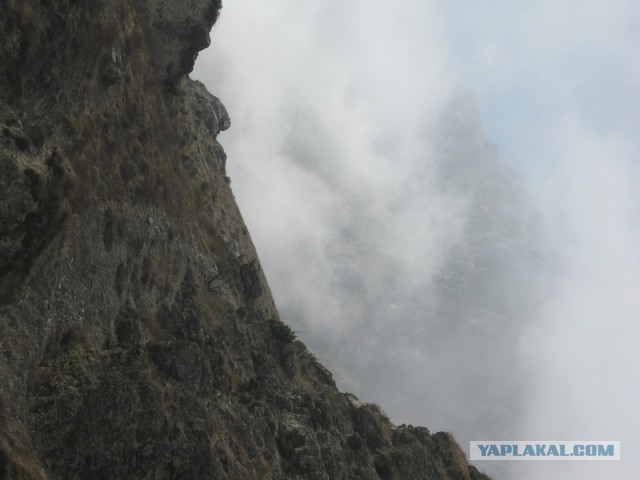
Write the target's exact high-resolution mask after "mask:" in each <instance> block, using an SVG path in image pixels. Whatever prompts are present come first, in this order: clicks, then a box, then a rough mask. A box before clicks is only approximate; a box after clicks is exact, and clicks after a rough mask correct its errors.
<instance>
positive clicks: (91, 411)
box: [0, 0, 487, 480]
mask: <svg viewBox="0 0 640 480" xmlns="http://www.w3.org/2000/svg"><path fill="white" fill-rule="evenodd" d="M219 8H220V5H219V3H218V2H217V1H207V0H190V1H187V2H184V1H182V2H177V1H170V0H149V1H146V2H143V1H139V0H111V1H106V0H105V1H102V0H94V1H88V0H51V1H47V2H37V1H35V0H27V1H15V0H2V2H0V32H1V34H2V38H3V42H2V44H1V45H0V477H1V478H7V479H63V478H96V479H110V478H113V479H122V478H127V479H135V478H148V479H173V478H175V479H178V478H180V479H183V478H193V479H204V478H215V479H269V478H272V479H280V478H283V479H285V478H286V479H295V478H297V479H303V478H305V479H331V480H334V479H357V478H362V479H372V478H381V479H385V480H386V479H482V478H487V477H485V476H484V475H482V474H480V473H478V472H477V471H476V470H475V468H473V467H469V466H468V465H467V463H466V461H465V459H464V455H463V454H462V453H461V451H460V449H459V447H458V446H457V445H456V443H455V441H454V440H453V439H452V437H451V436H450V435H448V434H445V433H438V434H434V435H432V434H430V433H429V432H428V431H427V430H426V429H425V428H414V427H407V426H401V427H398V428H395V427H393V426H392V425H391V424H390V422H389V421H388V419H386V418H385V416H384V414H382V413H381V411H380V410H379V408H377V407H376V406H374V405H368V404H363V403H361V402H359V401H358V400H357V399H356V398H355V397H353V396H351V395H348V394H342V393H340V392H338V390H337V389H336V387H335V383H334V381H333V379H332V376H331V374H330V373H329V372H328V371H327V370H326V369H325V368H324V367H323V366H322V365H320V364H319V363H318V362H317V360H316V359H315V358H314V357H313V356H312V355H311V354H310V353H309V352H308V351H307V349H306V347H305V346H304V345H303V344H302V343H300V342H298V341H296V340H295V335H294V334H293V333H292V331H291V330H290V329H289V327H287V326H286V325H285V324H283V323H282V322H281V321H280V319H279V316H278V312H277V310H276V308H275V306H274V302H273V299H272V297H271V294H270V291H269V287H268V285H267V283H266V281H265V277H264V274H263V272H262V269H261V266H260V263H259V261H258V258H257V256H256V252H255V249H254V247H253V245H252V242H251V239H250V237H249V234H248V232H247V229H246V228H245V226H244V223H243V221H242V217H241V215H240V213H239V211H238V209H237V206H236V203H235V200H234V198H233V195H232V192H231V190H230V186H229V179H228V177H227V176H226V173H225V161H226V157H225V154H224V151H223V150H222V147H221V146H220V145H219V144H218V142H217V141H216V136H217V134H218V133H219V132H220V131H221V130H224V129H226V128H228V127H229V126H230V120H229V117H228V115H227V114H226V111H225V108H224V107H223V105H222V104H221V103H220V102H219V100H218V99H217V98H215V97H213V96H212V95H210V94H209V93H208V92H207V91H206V89H205V88H204V87H203V86H202V85H201V84H199V83H197V82H194V81H191V80H189V79H188V78H187V77H186V74H188V72H189V71H190V70H191V68H192V67H193V63H194V60H195V56H196V54H197V51H198V50H201V49H202V48H204V47H205V46H206V45H207V44H208V42H209V37H208V31H209V29H210V28H211V27H212V25H213V23H214V22H215V19H216V17H217V12H218V9H219Z"/></svg>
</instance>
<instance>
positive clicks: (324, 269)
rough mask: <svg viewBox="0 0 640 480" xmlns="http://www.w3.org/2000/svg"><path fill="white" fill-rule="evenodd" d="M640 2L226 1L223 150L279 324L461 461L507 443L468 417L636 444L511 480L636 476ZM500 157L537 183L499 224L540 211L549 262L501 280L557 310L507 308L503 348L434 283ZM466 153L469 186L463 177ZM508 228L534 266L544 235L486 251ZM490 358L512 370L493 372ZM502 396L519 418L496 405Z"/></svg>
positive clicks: (214, 56) (553, 436)
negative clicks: (452, 179) (489, 441)
mask: <svg viewBox="0 0 640 480" xmlns="http://www.w3.org/2000/svg"><path fill="white" fill-rule="evenodd" d="M639 12H640V8H639V7H638V6H637V4H636V2H633V1H631V0H629V1H625V0H611V1H609V2H606V3H605V2H601V1H595V0H586V1H581V2H576V1H568V0H555V1H549V0H540V1H536V2H524V1H513V2H498V1H493V0H487V1H484V2H473V1H469V0H460V1H449V2H444V1H442V2H440V1H435V0H431V1H429V0H405V1H403V2H399V3H398V4H394V5H389V4H388V3H383V2H381V1H376V0H369V1H364V0H349V1H344V0H341V1H338V0H333V1H332V0H330V1H327V2H323V3H321V4H317V2H316V3H311V2H300V1H299V0H297V1H296V0H274V1H272V2H269V3H268V4H265V3H264V2H259V1H257V0H246V1H243V2H226V3H225V5H224V8H223V10H222V13H221V16H220V19H219V21H218V23H217V24H216V27H215V28H214V31H213V32H212V46H211V47H210V48H209V49H208V50H207V51H205V52H203V53H202V54H201V56H200V58H199V60H198V62H197V64H196V72H195V73H194V76H195V78H199V79H201V80H202V81H203V82H205V83H206V84H207V86H208V88H209V90H211V91H212V92H213V93H214V94H216V95H218V96H219V97H220V98H221V100H222V101H223V103H225V105H226V106H227V108H228V110H229V113H230V115H231V119H232V128H231V130H230V131H229V132H227V133H224V134H223V135H222V136H221V138H220V141H221V143H222V144H223V146H224V147H225V150H226V151H227V153H228V157H229V160H228V165H227V168H228V171H229V174H230V176H231V178H232V181H233V184H232V186H233V188H234V192H235V193H236V195H237V198H238V202H239V204H240V207H241V209H242V211H243V214H244V216H245V219H246V222H247V224H248V227H249V230H250V232H251V234H252V237H253V238H254V241H255V242H256V244H257V247H258V251H259V254H260V256H261V259H262V262H263V267H264V269H265V271H266V274H267V277H268V278H269V280H270V283H271V286H272V289H273V291H274V295H275V297H276V302H277V303H278V305H279V307H280V309H281V312H282V313H283V316H284V317H285V318H284V320H285V321H287V322H289V323H291V324H293V325H294V327H295V328H296V329H297V330H298V331H299V336H300V337H301V338H302V339H303V340H305V341H306V342H307V343H309V344H310V345H311V347H312V348H313V349H314V350H315V351H316V353H317V354H318V356H319V357H320V359H321V360H323V361H324V362H325V363H328V364H329V366H330V367H331V368H333V369H334V371H336V377H337V378H338V380H339V382H340V384H341V386H342V387H343V388H348V389H352V390H354V391H356V392H357V393H358V394H360V395H362V396H364V397H365V399H366V400H369V401H374V400H375V401H377V402H379V403H380V404H381V405H382V407H383V408H384V409H386V410H387V411H388V412H389V413H390V415H391V417H392V420H394V421H397V422H413V423H421V424H425V425H426V426H428V427H430V428H433V429H448V430H452V431H453V432H454V434H456V436H457V438H458V440H459V441H460V442H461V443H462V444H463V447H465V449H466V448H467V447H468V441H469V440H480V439H482V438H481V436H482V435H483V434H486V433H487V432H489V431H490V430H482V431H480V430H477V431H474V429H475V428H477V427H476V423H475V422H474V421H471V420H470V417H473V415H475V413H474V412H485V413H486V414H487V415H490V416H489V417H487V418H491V419H497V420H495V422H496V425H498V424H499V426H500V428H496V429H494V430H493V432H496V431H504V432H508V433H509V434H511V435H517V436H518V438H515V439H523V440H524V439H537V440H542V439H548V440H562V439H565V440H621V441H622V457H623V460H622V461H621V462H617V463H616V464H612V463H610V462H601V463H599V464H598V465H593V464H592V462H583V463H581V464H580V463H569V462H564V463H563V464H561V465H560V464H556V463H553V462H546V463H545V464H544V465H539V464H538V465H531V463H532V462H527V464H526V465H517V473H516V472H510V473H509V475H510V476H511V478H520V479H523V480H534V479H538V478H545V479H550V480H554V479H566V478H581V479H587V480H588V479H591V478H593V479H596V478H597V479H601V478H610V479H618V478H619V479H628V478H633V476H634V475H635V474H636V472H637V471H638V468H639V467H640V460H636V459H640V455H639V454H636V451H640V440H638V437H637V434H636V432H638V431H640V416H638V415H637V414H636V408H637V407H636V406H637V405H638V404H639V403H640V386H638V378H639V374H640V353H639V350H638V348H637V342H638V339H640V323H639V322H638V318H637V317H638V316H639V314H640V295H638V292H639V291H640V255H639V253H638V245H639V243H638V241H639V240H640V238H639V236H640V235H639V234H640V193H638V191H639V190H638V188H637V185H638V180H640V174H639V171H638V162H637V158H638V154H639V153H640V141H639V140H638V136H637V135H636V126H637V125H638V124H639V123H640V122H639V120H640V118H638V117H639V116H640V113H639V112H640V94H639V93H638V90H637V88H636V87H637V86H638V85H639V84H640V61H639V60H638V59H637V55H636V54H634V50H635V48H636V46H637V45H638V44H640V42H639V40H640V38H638V37H639V36H640V34H638V33H637V32H638V29H637V25H638V21H640V18H639V17H640V15H639ZM460 98H462V99H463V100H462V101H461V100H460ZM452 99H453V100H452ZM456 99H458V100H456ZM475 105H477V107H476V106H475ZM451 118H453V120H451ZM451 121H453V124H454V127H455V128H453V129H449V130H447V128H444V127H443V125H445V126H446V125H447V122H451ZM490 143H492V144H495V145H496V146H497V150H498V151H499V155H500V159H501V161H502V162H503V163H504V164H508V165H510V166H513V167H514V168H515V169H516V170H517V171H518V172H519V180H518V181H517V182H516V181H515V180H513V181H512V180H508V181H507V180H505V181H506V182H507V184H508V185H518V186H517V187H513V188H516V189H517V190H518V191H520V189H522V191H523V192H525V191H526V192H529V193H530V198H529V199H527V200H526V201H524V200H522V204H521V203H519V202H520V200H518V202H515V203H514V206H513V209H512V210H511V211H509V212H508V214H504V215H503V214H502V213H500V214H499V215H498V213H496V215H498V216H499V218H500V220H499V222H506V221H507V220H509V221H511V220H513V219H512V216H514V215H515V214H517V213H518V212H519V210H518V209H519V208H521V207H520V205H529V203H527V202H531V204H532V205H533V206H534V207H533V208H534V209H535V210H536V211H538V212H539V218H540V221H539V222H538V223H537V224H536V232H532V235H533V234H535V235H538V234H539V235H540V238H539V239H536V242H537V247H538V248H539V250H540V251H541V252H544V253H543V254H542V258H541V260H540V262H539V266H538V267H536V271H535V272H534V271H531V280H530V281H528V280H527V278H526V277H522V278H521V277H517V276H514V275H522V273H521V272H520V273H513V272H511V271H509V272H508V273H503V275H504V278H509V279H512V278H521V280H522V282H521V283H522V285H512V286H510V288H509V291H506V290H505V292H504V296H505V297H507V296H509V298H515V299H516V300H517V301H522V302H523V305H524V304H525V302H526V301H532V299H533V298H536V297H535V294H534V293H532V292H531V290H533V289H534V288H538V287H537V283H541V287H540V289H539V291H543V292H544V296H543V298H542V299H537V298H536V306H535V308H530V306H529V305H528V306H527V308H526V309H525V308H524V306H523V311H522V312H518V313H515V314H513V315H512V316H513V317H514V318H516V319H517V320H518V322H520V323H518V325H519V326H518V327H517V328H515V327H513V321H512V318H511V316H510V315H506V316H505V315H503V314H502V312H497V313H496V312H493V311H492V312H488V313H487V315H486V316H485V317H486V318H485V317H483V318H481V319H480V320H479V319H478V318H479V317H478V318H475V317H474V318H473V319H470V320H469V322H468V323H469V324H470V325H476V324H478V322H480V324H483V325H484V324H486V325H493V327H491V328H494V329H495V328H498V327H496V326H495V325H500V322H501V321H504V322H511V323H507V324H506V325H508V326H507V327H504V328H503V327H500V328H503V329H504V330H505V331H507V332H508V333H509V335H508V336H507V338H508V340H504V339H503V340H500V342H503V343H498V342H499V341H498V340H495V335H494V334H495V332H496V330H492V331H491V332H492V336H491V337H489V336H487V337H486V338H485V337H482V335H479V336H478V339H477V340H476V341H477V343H473V342H471V341H470V340H469V339H468V338H467V336H466V335H467V334H458V333H455V334H453V333H451V331H453V326H451V325H450V324H447V321H448V319H447V318H439V317H438V315H437V312H439V311H443V310H442V308H443V307H442V306H441V305H440V303H442V302H441V300H440V297H441V296H442V295H441V293H438V292H440V290H438V288H440V287H437V286H438V285H441V284H442V276H443V275H444V274H448V273H451V271H452V269H451V268H450V265H451V262H452V261H453V260H455V259H456V258H459V253H456V252H459V251H460V249H461V248H462V247H461V246H464V245H466V244H465V242H467V243H468V242H469V240H468V238H467V236H466V235H467V233H468V231H469V227H468V226H469V225H471V222H472V221H473V219H476V218H478V215H479V213H478V212H481V211H483V210H482V209H483V208H484V209H486V208H489V210H491V208H492V207H491V205H490V204H489V206H488V207H487V206H486V205H485V204H484V200H482V202H480V200H479V199H480V198H482V199H484V198H485V197H483V195H485V196H486V192H490V193H491V192H493V193H491V194H492V195H493V194H494V193H495V192H498V190H497V189H496V188H497V187H491V185H493V183H491V182H492V181H493V180H492V179H494V175H495V173H492V172H500V171H501V170H499V168H498V167H495V166H492V165H493V163H492V162H494V158H495V149H493V150H492V149H491V146H490V145H489V144H490ZM443 145H444V146H443ZM448 159H449V160H451V159H454V160H455V161H456V162H457V163H456V165H457V166H456V169H457V170H455V171H456V172H458V173H456V174H455V175H457V176H458V177H460V178H462V177H464V178H465V179H471V180H469V181H470V182H471V184H470V185H471V186H472V188H470V189H468V190H465V189H463V188H457V187H455V188H454V187H453V186H451V185H450V184H448V183H447V181H446V180H445V177H444V176H443V173H442V171H441V168H442V164H443V162H444V163H445V164H446V162H448V161H449V160H448ZM460 172H462V173H460ZM487 172H489V173H487ZM473 179H478V180H473ZM483 179H485V180H486V179H488V180H486V181H485V180H483ZM465 181H466V180H465ZM483 182H484V183H483ZM510 182H516V183H510ZM518 182H519V183H518ZM494 183H495V182H494ZM500 185H502V184H500ZM492 188H493V190H492ZM482 192H484V193H482ZM500 195H503V194H502V193H501V194H500ZM504 195H506V194H504ZM504 195H503V196H502V197H500V198H501V199H503V198H507V196H504ZM509 198H510V197H509ZM496 201H498V200H496ZM500 201H502V200H500ZM523 208H524V207H523ZM514 212H515V213H514ZM529 213H530V212H529V211H528V210H527V211H523V212H522V215H521V216H522V217H525V216H527V215H529ZM500 215H502V216H500ZM515 217H516V218H517V215H515ZM492 218H493V217H492ZM496 218H497V217H496ZM498 224H499V225H502V224H500V223H498ZM475 228H476V230H474V231H477V228H480V230H482V227H475ZM492 228H493V227H492ZM519 228H521V227H519ZM494 234H495V235H497V236H496V237H495V238H496V240H495V243H496V245H498V244H500V242H502V241H503V240H504V238H508V239H515V240H513V242H512V243H511V244H509V245H512V246H511V247H509V246H507V247H505V248H506V250H504V251H505V252H506V253H505V258H506V257H507V256H508V258H509V263H514V258H515V263H518V261H517V258H518V257H517V256H516V257H514V252H516V253H517V252H518V249H520V248H522V249H523V250H522V251H523V253H522V255H521V257H522V259H523V260H522V265H523V266H526V268H531V265H530V263H527V262H530V255H529V253H526V252H524V247H523V245H524V244H525V243H526V242H525V241H524V240H523V238H525V237H526V231H524V233H523V231H522V229H520V230H517V231H515V230H514V231H511V233H509V232H507V233H504V232H503V233H501V231H497V233H496V232H494V231H493V230H491V231H489V229H485V230H482V236H481V239H482V241H483V242H487V241H488V240H487V239H491V238H494V237H492V236H491V235H494ZM509 235H511V236H509ZM474 238H476V237H474ZM536 238H537V237H536ZM474 242H475V240H474V239H472V240H471V243H474ZM483 245H484V244H483ZM500 245H502V244H500ZM498 246H499V245H498ZM500 248H502V247H500ZM527 248H528V247H527ZM456 249H458V250H456ZM463 250H464V249H463ZM471 251H472V252H473V255H476V254H477V252H478V251H479V250H477V249H476V250H473V249H471ZM501 251H502V250H500V249H499V248H497V247H496V248H495V250H492V253H491V254H492V255H494V256H496V255H500V252H501ZM525 257H526V258H525ZM452 258H453V260H451V259H452ZM471 260H473V261H475V260H474V259H473V258H471ZM465 268H467V267H465ZM500 268H501V269H502V270H500V269H497V270H496V271H497V272H504V271H505V270H504V269H505V268H506V267H504V266H502V267H500ZM523 268H524V267H523ZM454 270H455V269H454ZM476 270H477V269H476ZM476 270H473V271H476ZM465 271H466V270H465ZM454 273H455V272H454ZM452 278H453V280H451V282H452V284H453V285H455V284H456V282H457V281H458V282H462V281H464V280H465V279H464V278H463V279H457V280H456V279H455V278H454V277H452ZM540 279H542V280H540ZM494 280H495V279H492V278H486V282H488V283H491V282H493V281H494ZM534 280H535V281H534ZM447 285H448V283H447ZM495 288H496V289H497V288H498V287H495ZM461 291H463V292H464V291H465V290H464V288H462V287H461ZM497 292H498V294H499V293H500V292H499V290H497ZM493 293H496V292H495V291H494V292H493ZM464 295H469V293H468V292H467V293H464ZM483 301H484V300H483ZM474 305H475V304H474ZM477 305H484V304H483V303H478V304H477ZM505 308H506V307H505ZM470 311H471V310H470ZM485 313H486V312H485ZM498 314H499V315H498ZM474 315H475V313H474ZM501 319H502V320H501ZM449 320H451V319H449ZM438 322H440V323H442V324H443V325H444V326H442V325H439V323H438ZM482 322H485V323H482ZM492 322H493V323H492ZM450 323H451V322H450ZM447 325H449V326H447ZM463 325H467V323H464V322H463ZM447 328H450V330H447ZM455 328H456V329H457V328H458V327H457V326H455ZM464 328H467V327H464ZM443 331H446V332H447V333H446V335H444V336H443V334H442V332H443ZM463 331H464V330H463ZM456 332H457V330H456ZM431 338H435V339H437V340H438V341H437V342H435V341H431V340H430V339H431ZM491 338H494V340H491ZM445 342H446V348H444V347H442V345H444V344H445ZM469 342H471V343H469ZM491 342H496V344H495V345H494V344H492V343H491ZM493 351H498V352H499V353H498V354H497V355H498V357H491V358H490V356H489V352H493ZM496 359H498V360H501V361H505V362H506V361H508V362H514V363H517V368H513V369H511V370H509V371H510V372H511V373H506V374H502V373H501V372H496V373H493V374H492V373H486V374H485V376H482V375H481V374H480V373H479V372H480V368H481V366H482V365H483V364H486V365H487V366H488V368H495V361H496ZM472 364H473V366H470V365H472ZM478 365H479V366H480V367H478ZM358 376H360V378H354V377H358ZM471 385H473V390H472V389H471ZM510 385H513V389H512V390H513V392H511V390H510V389H509V386H510ZM492 392H493V393H495V392H498V393H499V394H500V395H504V396H505V398H506V397H508V398H507V400H505V402H504V405H503V403H502V402H501V401H500V400H495V399H493V400H490V401H489V400H487V401H485V402H484V404H483V402H482V401H480V400H481V399H482V398H488V399H491V398H492V397H491V394H492ZM479 399H480V400H479ZM491 402H494V403H495V405H498V406H500V407H501V408H502V407H504V408H503V409H502V410H496V409H493V410H492V409H491V408H490V407H491V405H488V406H487V405H486V404H487V403H491ZM516 404H517V406H518V408H514V409H510V408H506V407H505V405H506V406H511V405H516ZM502 411H504V412H506V413H504V414H501V413H500V412H502ZM487 412H488V413H487ZM514 412H515V413H514ZM516 413H517V415H516ZM501 415H502V416H501ZM492 421H493V420H492ZM470 425H471V426H470ZM479 425H481V424H479ZM478 428H479V427H478ZM505 434H506V433H505ZM466 437H469V438H466ZM507 440H508V439H507ZM523 463H524V462H523ZM481 467H482V466H481ZM503 474H504V475H506V474H505V473H503ZM496 475H500V471H497V473H496Z"/></svg>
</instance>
